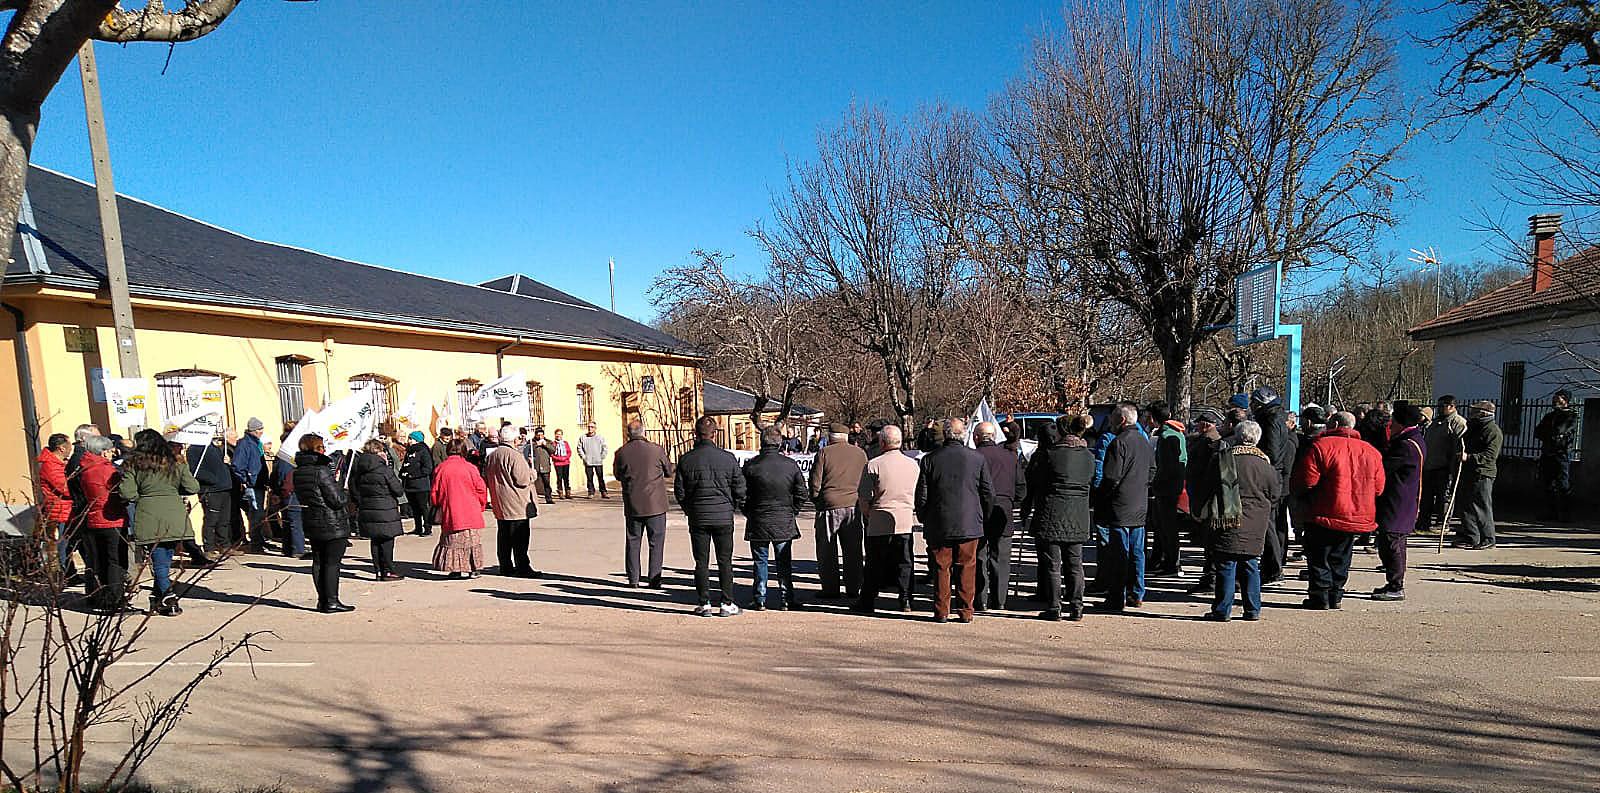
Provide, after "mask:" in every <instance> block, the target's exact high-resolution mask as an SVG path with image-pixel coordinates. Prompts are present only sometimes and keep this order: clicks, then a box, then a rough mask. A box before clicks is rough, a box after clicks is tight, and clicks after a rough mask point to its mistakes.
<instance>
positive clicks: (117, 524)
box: [78, 435, 128, 611]
mask: <svg viewBox="0 0 1600 793" xmlns="http://www.w3.org/2000/svg"><path fill="white" fill-rule="evenodd" d="M114 453H115V449H114V447H113V444H112V442H111V439H110V438H106V437H103V436H100V435H91V436H89V437H88V438H85V439H84V440H83V457H82V458H80V459H81V462H80V463H79V466H80V467H79V468H78V488H79V490H81V491H82V492H83V499H84V507H83V515H84V526H83V529H82V530H81V531H80V532H79V535H78V536H79V537H80V538H81V540H82V545H80V546H79V548H80V550H81V551H82V552H83V556H84V561H85V562H86V565H85V566H86V567H87V568H88V569H87V571H86V572H87V573H88V575H85V576H84V578H83V590H84V594H86V595H88V596H89V601H90V603H91V604H93V605H94V607H96V608H99V609H103V610H108V611H114V610H120V609H122V608H125V607H126V604H127V592H126V583H125V581H126V578H127V570H128V543H127V540H126V539H124V538H123V530H124V529H125V528H126V527H127V525H128V507H127V505H126V504H124V503H123V501H122V497H121V496H118V495H117V492H116V491H117V485H118V483H119V481H120V480H121V479H122V472H121V471H119V470H117V466H116V465H114V464H112V462H111V456H112V455H113V454H114Z"/></svg>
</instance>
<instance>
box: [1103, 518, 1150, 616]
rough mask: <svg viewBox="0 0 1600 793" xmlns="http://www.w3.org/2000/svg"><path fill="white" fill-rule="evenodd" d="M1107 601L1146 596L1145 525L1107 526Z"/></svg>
mask: <svg viewBox="0 0 1600 793" xmlns="http://www.w3.org/2000/svg"><path fill="white" fill-rule="evenodd" d="M1106 531H1107V533H1108V537H1107V540H1106V602H1107V603H1111V604H1114V605H1118V606H1120V605H1121V603H1119V602H1118V598H1119V597H1120V598H1122V599H1123V600H1138V601H1143V600H1144V527H1143V526H1107V527H1106Z"/></svg>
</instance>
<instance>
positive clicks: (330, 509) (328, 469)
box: [294, 435, 356, 614]
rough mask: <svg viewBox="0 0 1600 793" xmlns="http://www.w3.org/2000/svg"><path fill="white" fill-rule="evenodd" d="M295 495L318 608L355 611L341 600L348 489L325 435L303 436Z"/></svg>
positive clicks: (347, 535)
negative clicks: (336, 473) (335, 470)
mask: <svg viewBox="0 0 1600 793" xmlns="http://www.w3.org/2000/svg"><path fill="white" fill-rule="evenodd" d="M294 494H295V497H296V498H298V499H299V500H300V518H301V521H302V522H303V523H304V524H305V531H306V545H307V546H309V547H310V549H311V582H312V583H313V584H314V585H315V586H316V588H317V611H320V612H322V613H324V614H336V613H340V612H345V611H355V610H356V608H355V606H346V605H345V604H343V603H340V602H339V562H340V560H342V559H344V549H345V546H347V545H349V544H350V523H349V521H348V520H347V519H346V516H345V503H346V502H345V491H344V489H343V488H341V487H339V483H338V480H337V479H335V478H334V475H333V460H331V459H329V458H328V455H327V453H326V449H325V448H324V446H323V444H322V438H321V437H320V436H317V435H306V436H304V437H302V438H301V439H300V453H299V454H296V455H295V456H294Z"/></svg>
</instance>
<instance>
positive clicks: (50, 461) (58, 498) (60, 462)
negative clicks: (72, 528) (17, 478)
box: [34, 432, 72, 541]
mask: <svg viewBox="0 0 1600 793" xmlns="http://www.w3.org/2000/svg"><path fill="white" fill-rule="evenodd" d="M45 445H46V448H45V449H44V450H43V451H41V452H39V457H38V459H37V460H35V461H34V462H36V463H38V464H39V476H38V484H39V510H38V515H39V520H38V528H37V529H36V530H35V533H36V534H37V535H38V539H39V540H41V541H42V540H44V539H47V538H48V539H64V537H63V535H61V534H58V532H60V531H61V530H62V529H63V528H65V527H66V525H67V521H68V520H70V519H71V518H72V491H71V490H70V489H68V488H67V458H68V457H71V456H72V439H71V438H68V437H67V436H65V435H63V434H61V433H59V432H58V433H56V434H54V435H51V436H50V440H49V441H48V442H47V443H46V444H45Z"/></svg>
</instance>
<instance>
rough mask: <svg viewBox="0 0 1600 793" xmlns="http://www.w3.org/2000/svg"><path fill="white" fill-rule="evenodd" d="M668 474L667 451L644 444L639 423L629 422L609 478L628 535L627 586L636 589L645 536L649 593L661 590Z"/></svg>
mask: <svg viewBox="0 0 1600 793" xmlns="http://www.w3.org/2000/svg"><path fill="white" fill-rule="evenodd" d="M671 473H672V469H671V468H669V467H667V451H666V450H665V449H663V448H661V447H660V446H658V445H656V444H654V443H651V442H650V441H647V440H645V438H644V424H643V423H642V422H639V421H630V422H628V442H627V443H624V444H622V448H620V449H618V450H617V453H616V454H615V455H614V456H613V457H612V460H611V476H612V478H613V479H616V480H617V483H618V484H619V485H621V486H622V514H623V519H624V520H625V521H626V528H627V533H628V539H627V546H626V548H625V556H626V559H625V564H626V565H627V571H628V586H631V587H638V586H639V545H640V540H641V539H642V538H644V537H645V536H647V535H648V536H649V538H650V577H649V579H648V580H649V584H650V588H651V589H660V588H661V558H662V555H663V554H664V553H666V546H667V477H668V476H669V475H671ZM601 478H602V479H603V478H604V477H601Z"/></svg>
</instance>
